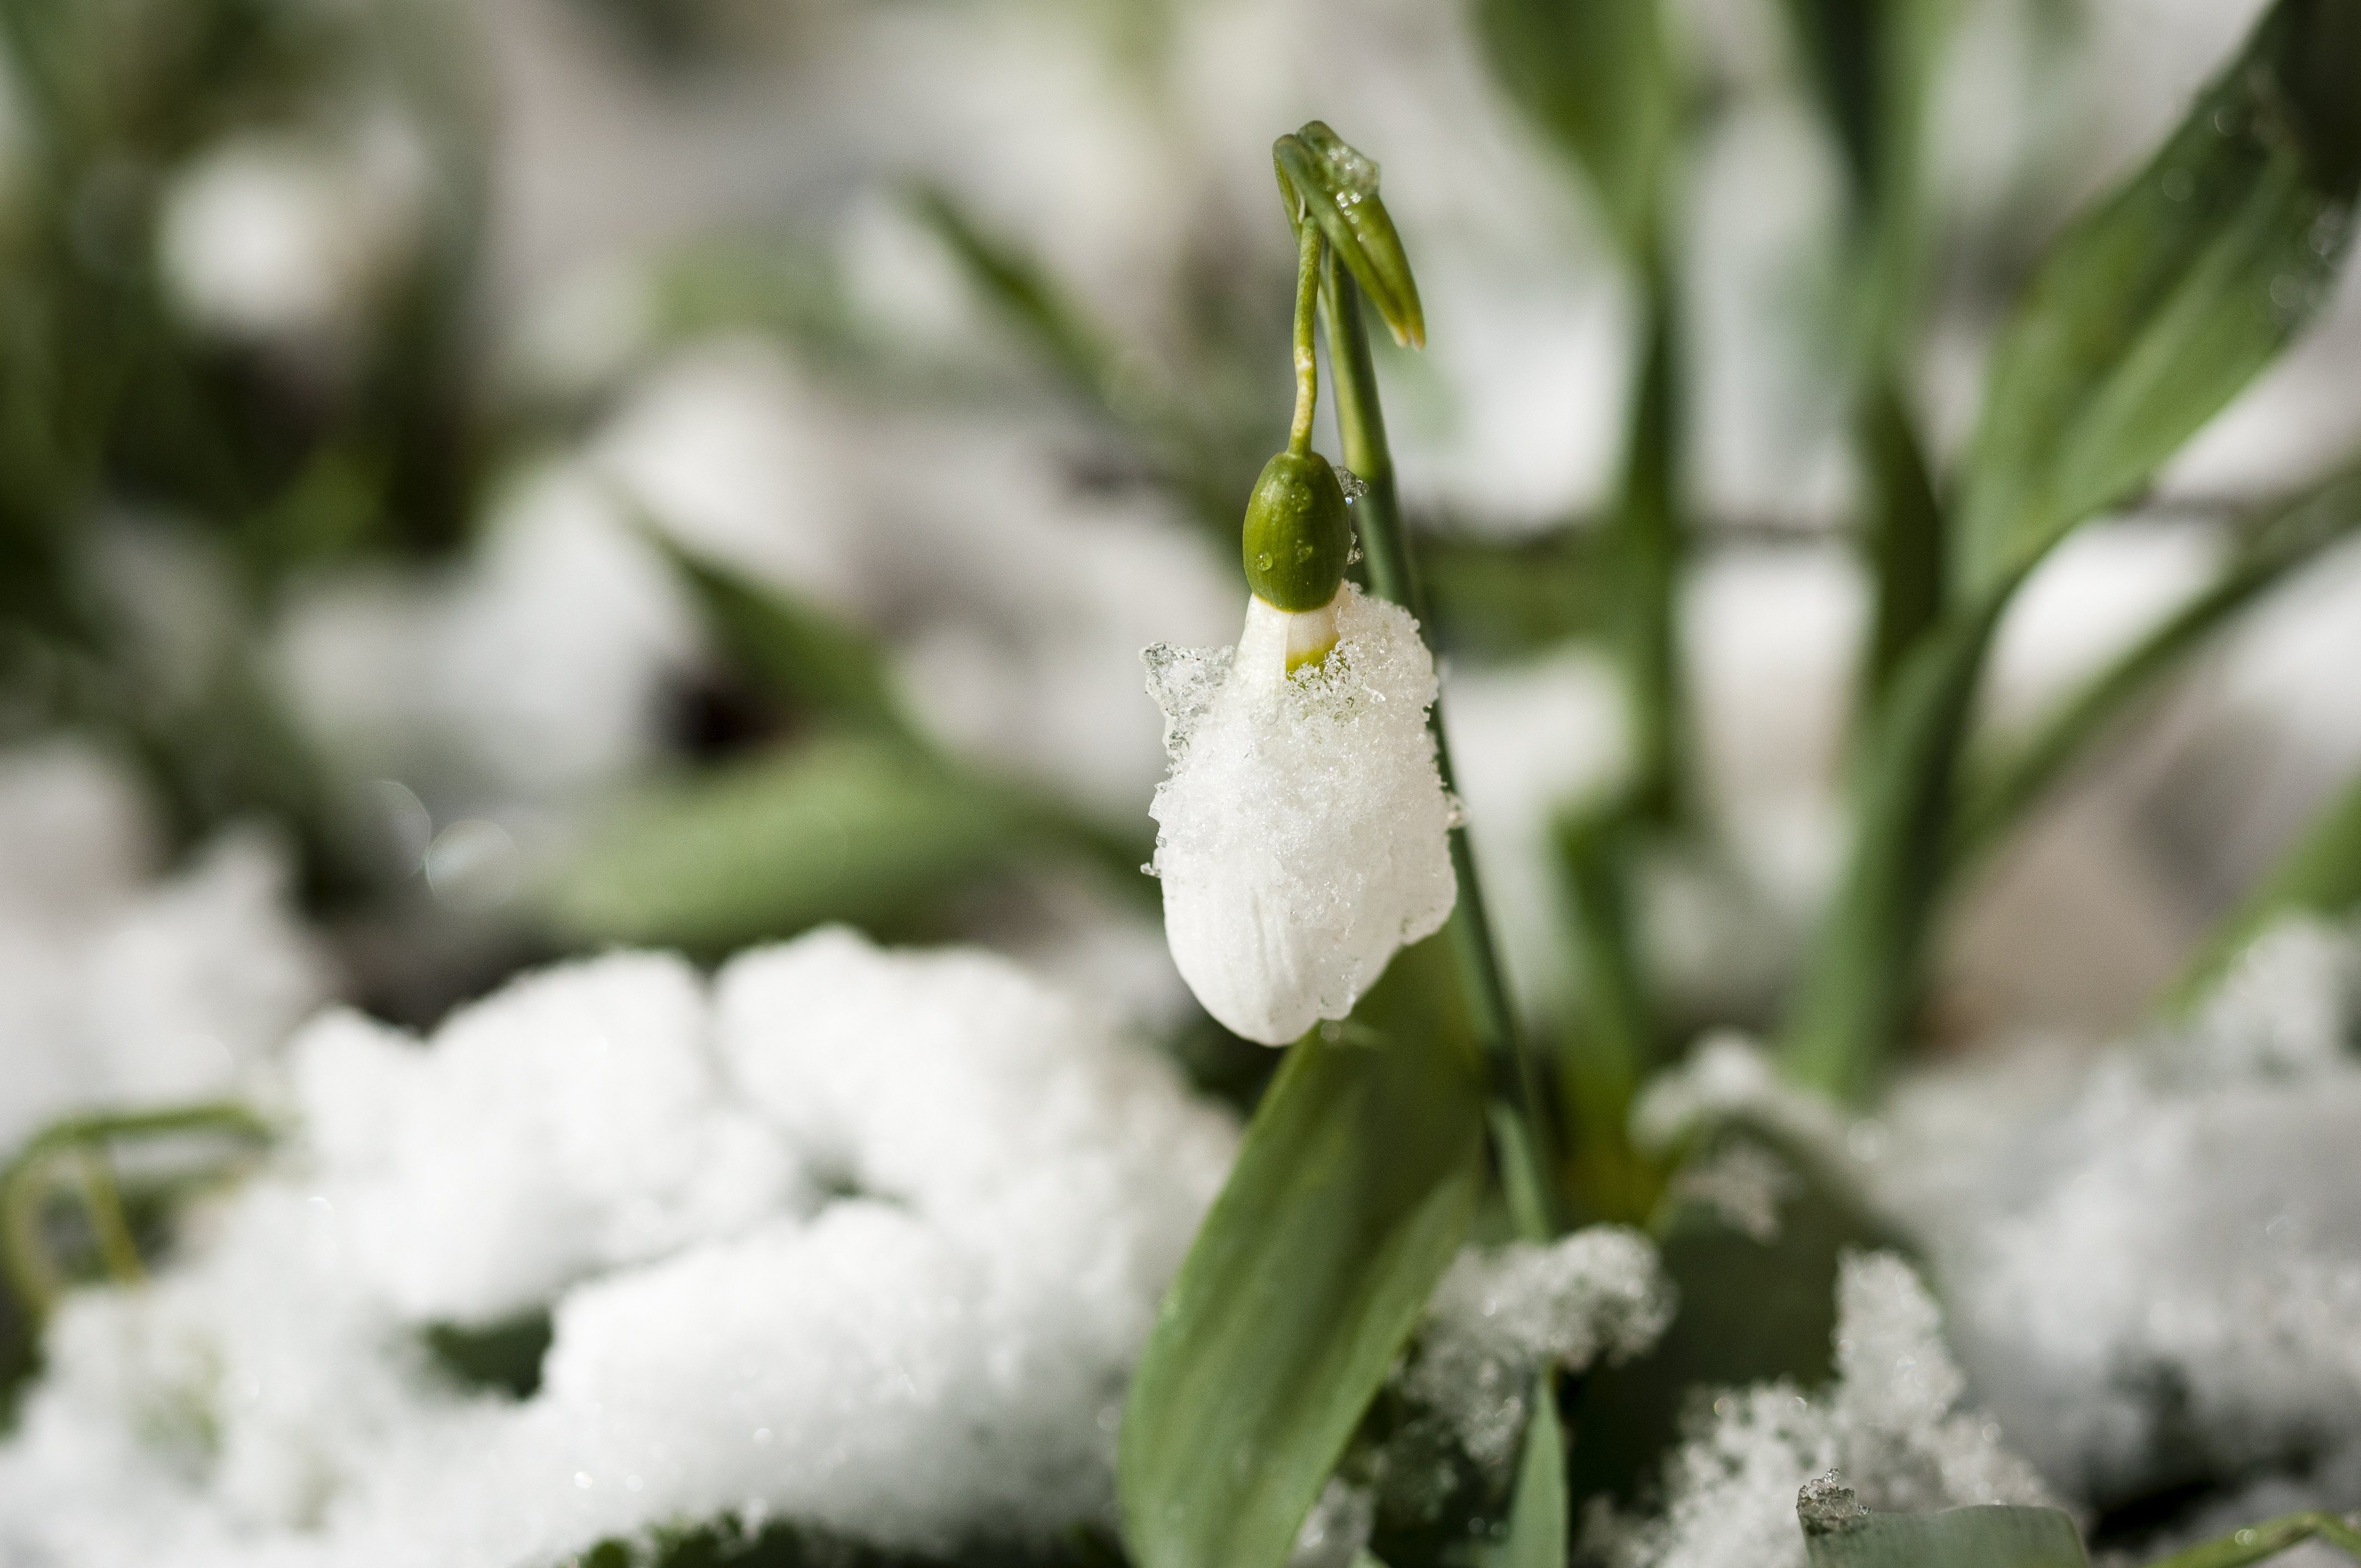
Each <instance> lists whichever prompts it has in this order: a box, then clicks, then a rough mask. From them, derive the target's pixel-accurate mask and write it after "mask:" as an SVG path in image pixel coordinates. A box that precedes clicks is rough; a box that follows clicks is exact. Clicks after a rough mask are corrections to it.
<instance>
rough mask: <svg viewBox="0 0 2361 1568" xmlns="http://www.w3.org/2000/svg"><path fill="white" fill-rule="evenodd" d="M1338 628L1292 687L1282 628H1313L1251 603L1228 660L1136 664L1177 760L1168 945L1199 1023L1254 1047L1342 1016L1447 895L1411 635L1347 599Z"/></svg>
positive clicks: (1165, 657)
mask: <svg viewBox="0 0 2361 1568" xmlns="http://www.w3.org/2000/svg"><path fill="white" fill-rule="evenodd" d="M1333 609H1334V617H1335V636H1336V644H1335V647H1334V650H1333V651H1332V652H1330V653H1329V654H1328V656H1327V657H1326V658H1325V659H1324V660H1322V661H1320V662H1318V663H1310V664H1306V665H1304V666H1303V667H1302V668H1301V669H1300V670H1298V671H1296V672H1295V673H1293V674H1289V673H1288V671H1287V663H1288V661H1289V657H1290V646H1291V628H1290V626H1289V625H1288V624H1286V623H1287V622H1289V621H1291V620H1301V619H1308V618H1302V617H1286V616H1283V615H1281V614H1280V612H1278V611H1274V610H1270V609H1268V606H1263V605H1261V604H1260V602H1259V601H1255V604H1254V606H1253V607H1251V608H1250V609H1249V610H1248V613H1247V619H1246V633H1245V635H1244V636H1243V637H1242V638H1241V640H1240V642H1239V645H1238V647H1237V648H1236V649H1235V650H1202V649H1175V648H1171V647H1169V646H1164V645H1159V646H1157V647H1154V648H1151V649H1149V650H1148V652H1147V654H1146V659H1147V663H1148V690H1149V693H1150V695H1152V696H1154V697H1155V698H1156V700H1157V703H1158V706H1159V707H1162V708H1163V710H1164V714H1165V725H1166V732H1165V748H1166V750H1167V751H1170V753H1171V756H1172V772H1171V776H1170V778H1168V779H1167V780H1166V781H1165V782H1164V783H1163V784H1161V785H1159V787H1158V789H1157V792H1156V800H1155V803H1154V805H1152V806H1150V807H1149V812H1150V815H1152V816H1153V817H1155V818H1156V820H1157V822H1158V824H1159V830H1158V833H1157V845H1156V860H1155V862H1154V868H1153V869H1154V871H1155V872H1156V874H1157V875H1158V876H1159V877H1161V878H1162V879H1163V882H1164V923H1165V935H1166V938H1167V939H1168V940H1169V941H1170V944H1171V948H1172V958H1173V961H1174V963H1175V964H1177V965H1178V966H1179V968H1180V974H1181V977H1182V978H1183V979H1185V980H1186V981H1188V982H1189V986H1190V989H1191V990H1192V991H1194V992H1196V993H1197V999H1198V1001H1199V1002H1201V1003H1203V1004H1204V1007H1205V1010H1206V1011H1207V1012H1208V1013H1211V1014H1213V1016H1214V1017H1215V1018H1217V1019H1219V1020H1220V1021H1221V1022H1222V1023H1223V1024H1224V1025H1226V1026H1227V1027H1228V1028H1230V1029H1231V1030H1233V1031H1235V1033H1237V1034H1239V1035H1243V1036H1246V1038H1248V1039H1253V1040H1259V1041H1261V1042H1263V1043H1264V1044H1265V1045H1273V1046H1278V1045H1285V1044H1287V1043H1288V1042H1289V1041H1290V1040H1292V1039H1294V1038H1295V1037H1296V1036H1299V1035H1301V1034H1302V1033H1303V1031H1304V1030H1306V1029H1308V1028H1310V1027H1311V1026H1312V1025H1313V1024H1315V1023H1317V1022H1319V1021H1320V1020H1321V1019H1323V1018H1342V1017H1344V1016H1345V1014H1348V1013H1350V1012H1351V1011H1352V1009H1353V1004H1354V1003H1355V1002H1356V1001H1357V1000H1359V998H1360V996H1361V993H1362V992H1365V991H1367V989H1368V987H1369V986H1370V985H1371V984H1373V983H1374V982H1375V981H1376V980H1377V978H1378V975H1380V974H1381V973H1383V972H1384V970H1385V967H1386V964H1387V962H1388V961H1389V959H1391V958H1392V957H1393V954H1394V952H1395V950H1396V949H1397V948H1401V947H1403V946H1405V945H1407V944H1409V943H1411V942H1414V941H1417V940H1418V939H1419V938H1422V937H1425V936H1428V935H1431V934H1432V933H1433V932H1434V931H1435V930H1437V929H1439V928H1440V927H1442V925H1443V922H1444V918H1445V917H1446V916H1449V915H1450V913H1451V907H1452V905H1453V903H1454V901H1455V899H1456V897H1457V895H1458V884H1457V882H1456V879H1455V877H1454V875H1453V873H1452V869H1451V856H1450V849H1449V844H1448V834H1449V831H1450V828H1451V825H1452V820H1453V817H1454V814H1455V809H1456V808H1455V806H1454V804H1453V802H1452V800H1451V797H1450V796H1449V795H1447V794H1445V793H1444V788H1443V781H1442V776H1441V774H1440V773H1438V772H1437V770H1436V765H1435V753H1434V741H1433V737H1432V736H1431V735H1430V734H1429V733H1428V731H1427V728H1426V710H1427V708H1428V707H1430V706H1431V705H1432V704H1433V701H1434V694H1435V678H1434V663H1433V659H1432V658H1431V657H1430V656H1429V655H1428V653H1427V651H1426V645H1425V644H1424V643H1423V642H1422V641H1420V639H1419V635H1418V623H1417V621H1415V620H1412V619H1411V616H1410V614H1409V613H1408V612H1407V611H1405V610H1403V609H1400V607H1398V606H1395V605H1391V604H1388V603H1385V602H1384V601H1382V600H1378V599H1373V598H1367V597H1365V596H1364V595H1363V594H1362V593H1361V591H1360V590H1359V589H1358V588H1357V587H1353V586H1352V585H1350V584H1347V585H1346V586H1345V587H1344V588H1342V589H1341V590H1340V591H1339V594H1338V597H1337V600H1336V602H1335V604H1334V607H1333ZM1257 611H1259V612H1260V613H1257ZM1326 613H1327V612H1324V611H1323V612H1315V615H1317V616H1324V615H1325V614H1326Z"/></svg>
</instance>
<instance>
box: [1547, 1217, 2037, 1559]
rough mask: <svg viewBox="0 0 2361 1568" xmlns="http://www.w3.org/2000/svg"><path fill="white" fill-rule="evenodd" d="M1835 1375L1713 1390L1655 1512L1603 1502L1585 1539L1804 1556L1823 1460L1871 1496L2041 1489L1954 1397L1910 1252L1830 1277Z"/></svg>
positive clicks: (2017, 1497)
mask: <svg viewBox="0 0 2361 1568" xmlns="http://www.w3.org/2000/svg"><path fill="white" fill-rule="evenodd" d="M1836 1363H1837V1365H1836V1376H1835V1377H1834V1378H1833V1379H1832V1380H1831V1381H1830V1382H1829V1383H1828V1386H1827V1387H1823V1388H1821V1389H1818V1390H1817V1391H1814V1392H1811V1393H1808V1394H1807V1393H1806V1392H1805V1391H1803V1390H1801V1389H1799V1388H1797V1387H1795V1385H1794V1384H1792V1383H1790V1382H1787V1381H1786V1380H1784V1379H1780V1380H1776V1381H1773V1382H1768V1383H1758V1384H1754V1385H1752V1386H1750V1387H1744V1388H1734V1389H1730V1390H1727V1391H1725V1392H1722V1393H1719V1394H1718V1395H1716V1396H1715V1398H1714V1399H1713V1402H1712V1405H1711V1407H1710V1408H1709V1409H1708V1411H1707V1412H1705V1419H1704V1420H1702V1421H1701V1422H1700V1424H1699V1425H1698V1427H1697V1430H1696V1431H1694V1432H1693V1433H1692V1434H1691V1435H1690V1436H1689V1437H1688V1438H1687V1439H1686V1441H1685V1442H1683V1443H1682V1445H1681V1446H1680V1447H1679V1448H1678V1449H1677V1450H1676V1451H1675V1453H1673V1455H1672V1456H1671V1458H1670V1459H1669V1460H1668V1461H1667V1462H1666V1464H1665V1471H1664V1485H1665V1494H1666V1507H1665V1509H1664V1514H1663V1516H1662V1517H1661V1518H1657V1519H1646V1520H1634V1519H1629V1518H1618V1517H1617V1516H1616V1515H1615V1514H1614V1513H1613V1511H1612V1509H1611V1508H1609V1507H1608V1506H1606V1505H1605V1504H1603V1503H1602V1504H1599V1505H1597V1506H1595V1507H1594V1508H1593V1509H1592V1511H1591V1513H1590V1515H1589V1517H1588V1518H1587V1519H1586V1520H1585V1524H1584V1530H1585V1536H1586V1541H1585V1545H1586V1548H1587V1550H1589V1551H1592V1552H1598V1553H1600V1554H1602V1555H1603V1556H1604V1557H1605V1558H1606V1560H1607V1561H1609V1563H1614V1564H1616V1565H1617V1568H1802V1564H1803V1563H1804V1561H1805V1551H1804V1535H1803V1530H1802V1529H1801V1527H1800V1526H1799V1525H1798V1524H1797V1522H1796V1518H1795V1501H1796V1494H1797V1493H1798V1491H1799V1490H1801V1489H1802V1488H1803V1487H1804V1486H1805V1485H1806V1483H1808V1482H1811V1481H1813V1480H1814V1479H1815V1478H1817V1477H1820V1476H1823V1475H1826V1474H1827V1473H1828V1471H1830V1470H1835V1471H1837V1472H1838V1473H1839V1476H1840V1478H1841V1480H1842V1482H1843V1484H1844V1485H1845V1486H1849V1487H1850V1488H1851V1489H1852V1491H1853V1492H1854V1493H1855V1494H1856V1495H1857V1496H1858V1497H1859V1498H1860V1500H1861V1502H1862V1503H1863V1504H1865V1505H1866V1506H1868V1507H1869V1508H1872V1509H1877V1510H1880V1511H1890V1512H1928V1511H1932V1510H1936V1509H1939V1508H1949V1507H1953V1506H1956V1505H1959V1504H1964V1503H1994V1502H2000V1503H2037V1502H2046V1501H2048V1495H2047V1493H2046V1492H2045V1490H2044V1488H2043V1486H2042V1484H2041V1482H2040V1480H2039V1478H2038V1477H2037V1475H2035V1473H2034V1471H2033V1469H2032V1468H2031V1467H2030V1466H2029V1465H2027V1464H2026V1463H2025V1462H2024V1461H2023V1460H2021V1459H2019V1458H2017V1457H2016V1456H2015V1454H2014V1453H2011V1452H2010V1451H2009V1450H2008V1449H2006V1448H2004V1447H2003V1446H2002V1443H2001V1433H2000V1429H1999V1427H1997V1426H1996V1425H1994V1424H1993V1423H1992V1422H1990V1421H1988V1420H1984V1419H1983V1418H1982V1416H1981V1415H1980V1414H1978V1413H1977V1412H1976V1411H1975V1410H1973V1409H1971V1408H1968V1407H1966V1406H1964V1405H1962V1404H1961V1402H1960V1395H1961V1392H1962V1390H1963V1388H1964V1387H1965V1380H1964V1378H1963V1377H1962V1376H1961V1375H1960V1369H1959V1367H1958V1365H1957V1364H1956V1363H1954V1362H1953V1360H1952V1359H1951V1356H1950V1353H1949V1350H1947V1349H1946V1347H1945V1345H1944V1343H1943V1338H1942V1333H1941V1317H1940V1314H1939V1312H1938V1310H1937V1308H1936V1306H1935V1302H1934V1299H1933V1298H1932V1297H1930V1296H1929V1295H1928V1294H1927V1289H1926V1287H1925V1286H1924V1285H1922V1284H1921V1283H1920V1282H1919V1280H1918V1277H1917V1276H1916V1274H1914V1273H1913V1272H1912V1271H1911V1269H1910V1266H1909V1265H1907V1264H1906V1263H1904V1262H1903V1261H1902V1260H1901V1259H1900V1258H1898V1257H1896V1256H1894V1255H1892V1254H1890V1253H1872V1254H1849V1255H1847V1256H1846V1258H1845V1260H1844V1263H1843V1266H1842V1269H1841V1272H1840V1274H1839V1278H1838V1281H1837V1330H1836Z"/></svg>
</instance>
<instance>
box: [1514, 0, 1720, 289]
mask: <svg viewBox="0 0 2361 1568" xmlns="http://www.w3.org/2000/svg"><path fill="white" fill-rule="evenodd" d="M1476 16H1477V26H1478V27H1479V28H1480V29H1481V30H1482V33H1483V37H1484V42H1485V45H1486V48H1487V51H1488V53H1489V54H1490V56H1491V60H1492V72H1493V74H1494V75H1495V76H1496V77H1497V78H1498V79H1499V82H1500V84H1501V85H1502V86H1504V87H1506V88H1507V89H1508V91H1509V95H1510V97H1512V98H1514V99H1515V100H1516V101H1517V103H1518V104H1520V105H1521V107H1522V108H1523V109H1524V111H1525V113H1526V114H1528V115H1531V116H1532V119H1533V120H1534V122H1535V123H1536V124H1538V125H1539V126H1541V127H1542V128H1543V130H1544V131H1546V132H1548V133H1549V135H1550V136H1551V137H1554V139H1555V140H1556V141H1557V142H1558V144H1559V145H1560V146H1561V147H1563V148H1565V150H1566V151H1567V152H1568V153H1569V154H1571V155H1572V156H1573V157H1574V159H1576V162H1577V163H1578V164H1579V165H1580V166H1581V168H1582V170H1583V171H1584V172H1585V173H1586V174H1587V175H1588V177H1589V179H1590V182H1591V185H1592V187H1593V188H1594V189H1595V190H1596V191H1597V192H1598V201H1599V205H1600V206H1601V207H1603V208H1604V209H1605V210H1606V214H1607V218H1608V221H1609V224H1610V225H1612V226H1613V228H1614V231H1615V235H1616V237H1617V239H1618V240H1620V242H1621V244H1622V246H1623V247H1624V250H1625V252H1626V254H1627V256H1628V257H1629V258H1631V260H1632V261H1633V262H1635V263H1636V264H1639V265H1641V266H1642V267H1643V268H1653V266H1654V264H1655V254H1656V251H1657V249H1658V248H1659V245H1660V241H1661V235H1660V230H1661V226H1662V213H1663V206H1664V177H1665V169H1666V165H1667V162H1668V159H1669V155H1670V153H1671V151H1672V147H1673V137H1674V132H1675V127H1676V122H1677V120H1678V118H1679V108H1680V104H1679V87H1678V83H1677V82H1676V80H1675V76H1674V72H1673V64H1672V56H1671V53H1670V51H1669V50H1668V49H1666V47H1665V38H1664V17H1663V15H1662V7H1660V6H1659V5H1655V4H1653V0H1610V3H1600V0H1482V3H1481V4H1480V5H1478V6H1477V12H1476Z"/></svg>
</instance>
